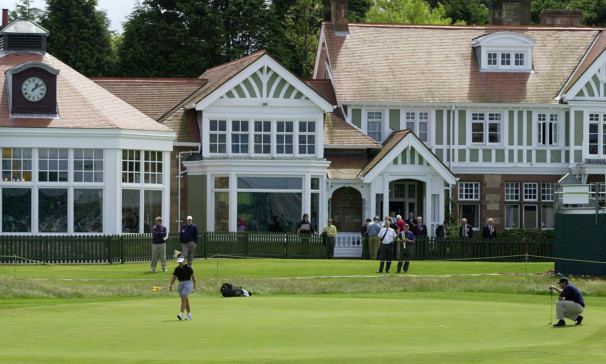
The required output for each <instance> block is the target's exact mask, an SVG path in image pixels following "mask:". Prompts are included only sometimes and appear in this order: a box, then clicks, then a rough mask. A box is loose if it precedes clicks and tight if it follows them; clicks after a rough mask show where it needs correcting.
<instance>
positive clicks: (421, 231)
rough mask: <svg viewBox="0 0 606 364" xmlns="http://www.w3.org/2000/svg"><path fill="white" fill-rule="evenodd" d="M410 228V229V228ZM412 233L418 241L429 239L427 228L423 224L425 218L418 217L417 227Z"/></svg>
mask: <svg viewBox="0 0 606 364" xmlns="http://www.w3.org/2000/svg"><path fill="white" fill-rule="evenodd" d="M408 228H409V229H410V226H409V227H408ZM412 232H413V234H414V235H415V238H416V239H417V240H419V239H426V238H427V226H426V225H425V224H423V218H422V217H421V216H419V217H417V225H415V228H414V229H413V230H412Z"/></svg>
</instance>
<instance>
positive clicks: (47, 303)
mask: <svg viewBox="0 0 606 364" xmlns="http://www.w3.org/2000/svg"><path fill="white" fill-rule="evenodd" d="M148 264H149V263H137V264H119V265H69V266H67V265H64V266H56V265H48V266H16V267H15V266H0V328H2V331H3V332H4V333H5V334H4V335H2V339H1V340H0V362H3V363H4V362H6V363H12V362H15V363H17V362H18V363H24V362H25V363H27V362H31V363H44V362H52V363H55V362H62V363H63V362H65V363H70V362H73V363H75V362H78V363H83V362H84V363H89V362H90V363H98V362H112V363H113V362H126V363H129V362H146V363H147V362H166V361H175V360H176V361H186V362H188V361H189V362H191V361H195V362H205V363H213V362H254V363H256V362H262V363H267V362H270V363H283V362H302V363H340V362H348V363H351V362H353V363H373V362H376V363H401V362H404V361H405V362H413V363H416V362H419V363H432V362H440V363H441V362H449V363H453V362H454V363H456V362H460V363H469V362H516V363H517V362H527V363H541V362H545V363H547V362H549V363H550V362H553V361H554V358H557V361H564V362H570V361H572V362H587V363H588V362H604V360H606V345H604V344H606V282H605V281H603V280H600V279H582V278H575V279H574V280H573V282H574V284H575V285H577V286H579V287H580V288H581V289H582V291H583V293H584V295H585V300H586V302H587V305H588V308H587V311H586V313H584V316H585V317H586V319H585V321H584V322H583V325H581V326H574V325H571V324H572V323H571V322H570V321H568V323H569V325H571V326H569V327H565V328H553V327H551V326H549V325H547V324H548V322H549V321H550V317H549V315H550V313H551V309H552V305H553V304H554V303H555V300H556V295H554V296H553V297H551V296H550V295H549V291H548V290H547V285H549V284H551V283H554V282H555V281H556V278H555V277H553V276H542V275H529V276H525V275H503V276H493V275H487V274H491V273H524V272H525V271H526V270H528V272H529V273H543V272H546V271H548V270H549V269H551V268H552V267H553V264H552V263H529V264H528V265H525V264H523V263H494V262H493V263H487V262H478V263H476V262H412V263H411V269H410V273H409V274H408V275H395V274H393V273H392V274H389V275H386V274H383V275H377V274H376V273H375V271H376V269H377V262H367V261H359V260H353V261H348V260H333V261H326V260H269V259H254V260H252V259H251V260H244V259H242V260H226V259H221V260H200V261H196V262H195V263H194V269H195V271H196V276H197V277H198V286H199V288H200V292H197V293H194V294H192V296H191V297H190V300H191V305H192V310H193V314H194V321H191V322H189V321H185V322H181V321H178V320H177V319H176V314H177V313H178V309H179V299H178V296H177V294H176V292H174V291H173V292H171V291H168V290H167V289H166V286H167V285H168V279H169V278H170V276H171V273H170V272H169V273H162V272H159V273H153V274H151V273H147V272H146V271H147V270H148V267H149V265H148ZM217 264H218V266H219V274H218V278H217ZM174 266H175V264H174V262H171V263H170V264H169V267H171V269H170V271H172V268H173V267H174ZM15 272H16V277H17V278H16V279H15ZM453 274H454V276H452V275H453ZM474 274H486V275H482V276H475V275H474ZM335 276H340V277H335ZM344 276H345V277H344ZM64 279H88V280H85V281H78V280H76V281H66V280H64ZM90 280H92V281H90ZM224 281H229V282H233V283H235V284H238V285H242V286H244V287H245V288H247V289H249V290H252V291H253V292H255V294H254V295H253V296H252V297H250V298H222V297H219V292H218V289H219V287H220V285H221V283H222V282H224ZM154 286H157V287H163V289H160V290H155V291H154V290H152V287H154ZM554 313H555V310H554ZM13 314H14V316H13ZM554 320H555V318H554ZM554 322H555V321H554ZM442 326H443V327H442ZM563 343H565V348H563V346H562V344H563Z"/></svg>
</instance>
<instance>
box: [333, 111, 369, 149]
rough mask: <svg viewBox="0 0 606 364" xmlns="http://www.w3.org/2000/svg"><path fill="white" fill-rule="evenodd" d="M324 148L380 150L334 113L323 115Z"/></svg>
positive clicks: (361, 132) (367, 137) (362, 133)
mask: <svg viewBox="0 0 606 364" xmlns="http://www.w3.org/2000/svg"><path fill="white" fill-rule="evenodd" d="M324 147H325V148H356V149H358V148H381V144H379V143H378V142H377V141H375V140H374V139H373V138H371V137H369V136H368V135H366V133H364V132H363V131H361V130H359V129H357V128H356V127H355V126H353V125H351V124H349V123H348V122H346V121H345V120H343V119H341V118H340V117H339V116H337V114H335V113H332V112H331V113H325V114H324Z"/></svg>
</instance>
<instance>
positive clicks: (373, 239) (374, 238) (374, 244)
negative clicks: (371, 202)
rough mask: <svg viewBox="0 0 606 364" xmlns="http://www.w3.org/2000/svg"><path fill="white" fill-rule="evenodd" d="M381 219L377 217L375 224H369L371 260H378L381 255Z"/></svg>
mask: <svg viewBox="0 0 606 364" xmlns="http://www.w3.org/2000/svg"><path fill="white" fill-rule="evenodd" d="M380 223H381V219H379V217H378V216H375V218H374V222H372V223H370V224H368V251H369V253H370V260H376V259H377V256H378V255H379V244H380V243H381V242H380V241H379V231H381V225H380Z"/></svg>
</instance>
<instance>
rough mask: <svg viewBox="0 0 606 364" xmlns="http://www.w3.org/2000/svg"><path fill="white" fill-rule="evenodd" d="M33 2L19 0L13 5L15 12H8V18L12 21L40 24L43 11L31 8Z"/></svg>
mask: <svg viewBox="0 0 606 364" xmlns="http://www.w3.org/2000/svg"><path fill="white" fill-rule="evenodd" d="M32 4H33V0H21V1H20V2H18V3H17V4H15V10H13V11H11V12H10V18H11V19H12V20H17V19H27V20H31V21H33V22H34V23H40V20H41V19H42V16H43V15H44V11H43V10H42V9H40V8H36V7H33V6H32Z"/></svg>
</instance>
